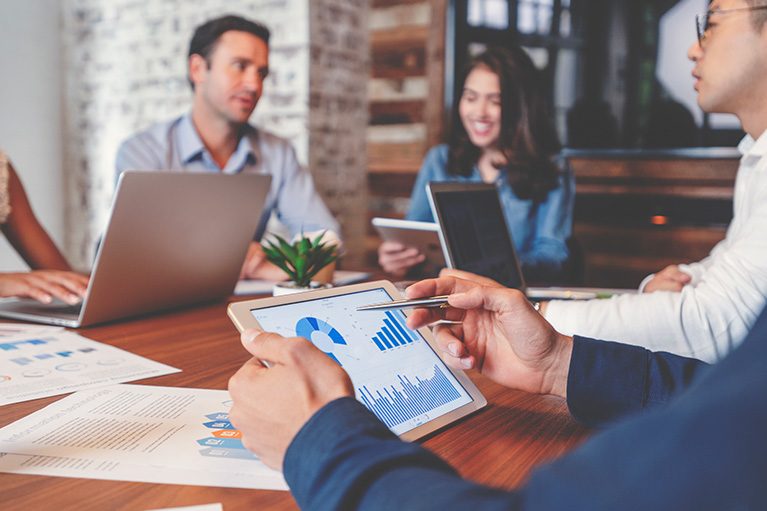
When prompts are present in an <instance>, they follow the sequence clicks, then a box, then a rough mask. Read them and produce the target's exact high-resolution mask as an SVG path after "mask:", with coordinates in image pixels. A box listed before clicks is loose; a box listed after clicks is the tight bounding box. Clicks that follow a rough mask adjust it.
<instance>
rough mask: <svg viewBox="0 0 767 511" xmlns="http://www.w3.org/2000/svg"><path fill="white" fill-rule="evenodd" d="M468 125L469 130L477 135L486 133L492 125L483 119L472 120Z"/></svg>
mask: <svg viewBox="0 0 767 511" xmlns="http://www.w3.org/2000/svg"><path fill="white" fill-rule="evenodd" d="M470 126H471V130H472V131H473V132H474V133H476V134H477V135H487V134H489V133H490V130H491V129H492V127H493V125H492V123H490V122H485V121H472V122H471V123H470Z"/></svg>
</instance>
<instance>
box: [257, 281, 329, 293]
mask: <svg viewBox="0 0 767 511" xmlns="http://www.w3.org/2000/svg"><path fill="white" fill-rule="evenodd" d="M330 287H333V284H321V283H319V282H312V284H311V286H310V287H298V286H296V284H295V282H277V283H276V284H275V285H274V287H273V288H272V296H285V295H292V294H295V293H303V292H305V291H316V290H317V289H328V288H330Z"/></svg>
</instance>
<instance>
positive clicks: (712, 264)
mask: <svg viewBox="0 0 767 511" xmlns="http://www.w3.org/2000/svg"><path fill="white" fill-rule="evenodd" d="M738 149H739V150H740V152H741V154H743V157H742V158H741V160H740V167H739V169H738V174H737V177H736V179H735V196H734V199H733V207H734V215H733V219H732V222H730V225H729V227H728V228H727V235H726V236H725V238H724V239H723V240H722V241H720V242H719V243H718V244H717V245H716V246H715V247H714V248H713V249H712V250H711V253H710V254H709V255H708V257H706V258H705V259H703V260H702V261H699V262H697V263H692V264H689V265H681V269H682V270H683V271H685V272H687V273H689V274H690V275H691V276H692V281H691V283H690V284H688V285H686V286H685V287H684V288H683V289H682V291H681V292H668V291H656V292H654V293H645V294H638V295H623V296H618V297H614V298H611V299H609V300H589V301H585V302H565V301H553V302H550V303H549V304H548V307H547V308H546V319H547V320H548V321H549V322H550V323H551V324H552V325H554V328H556V329H557V330H558V331H560V332H562V333H565V334H578V335H584V336H587V337H596V338H600V339H609V340H614V341H621V342H624V343H629V344H636V345H639V346H644V347H646V348H648V349H651V350H653V351H669V352H671V353H676V354H679V355H684V356H687V357H694V358H698V359H701V360H704V361H707V362H715V361H717V360H719V359H721V358H723V357H724V356H725V355H727V354H728V353H729V352H730V351H731V350H732V349H733V348H735V347H736V346H737V345H738V344H740V342H741V341H743V339H744V338H745V336H746V334H747V333H748V331H749V329H750V328H751V326H752V325H753V324H754V321H755V320H756V318H757V317H758V316H759V313H760V312H761V311H762V309H763V308H764V306H765V303H766V302H767V132H765V133H763V134H762V135H761V136H760V137H759V138H758V139H757V140H756V141H754V139H753V138H752V137H750V136H746V137H745V138H744V139H743V140H742V141H741V142H740V144H739V145H738Z"/></svg>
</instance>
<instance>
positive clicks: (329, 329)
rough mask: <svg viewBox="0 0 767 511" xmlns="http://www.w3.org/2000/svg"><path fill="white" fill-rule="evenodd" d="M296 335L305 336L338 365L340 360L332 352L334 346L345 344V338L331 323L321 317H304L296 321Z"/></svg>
mask: <svg viewBox="0 0 767 511" xmlns="http://www.w3.org/2000/svg"><path fill="white" fill-rule="evenodd" d="M296 335H297V336H299V337H305V338H306V339H309V340H310V341H312V344H314V345H315V346H317V348H319V349H320V350H322V351H323V352H324V353H325V354H326V355H327V356H329V357H330V358H332V359H333V360H335V361H336V363H337V364H338V365H340V366H342V365H343V364H341V361H340V360H338V357H336V356H335V355H334V354H333V350H334V348H335V346H346V339H344V337H343V336H342V335H341V333H340V332H339V331H338V330H336V329H335V328H333V326H332V325H330V324H328V323H325V322H324V321H322V320H321V319H317V318H312V317H306V318H301V319H300V320H298V323H296Z"/></svg>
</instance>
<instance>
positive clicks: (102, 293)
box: [0, 171, 271, 328]
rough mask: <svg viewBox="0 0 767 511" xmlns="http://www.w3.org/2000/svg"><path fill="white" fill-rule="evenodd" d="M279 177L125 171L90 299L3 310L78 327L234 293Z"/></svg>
mask: <svg viewBox="0 0 767 511" xmlns="http://www.w3.org/2000/svg"><path fill="white" fill-rule="evenodd" d="M270 183H271V176H263V175H255V174H242V175H234V176H231V175H222V174H188V173H175V172H141V171H128V172H124V173H123V174H122V175H121V176H120V180H119V182H118V184H117V192H116V195H115V199H114V202H113V204H112V211H111V214H110V218H109V223H108V226H107V229H106V232H105V234H104V236H103V238H102V241H101V244H100V246H99V250H98V253H97V254H96V260H95V263H94V266H93V271H92V272H91V279H90V284H89V285H88V291H87V293H86V295H85V298H84V300H83V302H82V304H79V305H76V306H70V305H65V304H63V303H62V302H58V303H53V304H41V303H39V302H36V301H34V300H22V299H11V300H3V301H1V302H0V316H2V317H7V318H14V319H21V320H25V321H35V322H40V323H49V324H54V325H62V326H67V327H72V328H78V327H83V326H88V325H92V324H95V323H102V322H105V321H110V320H114V319H120V318H127V317H130V316H137V315H139V314H144V313H147V312H155V311H160V310H165V309H171V308H177V307H181V306H184V305H190V304H193V303H201V302H206V301H212V300H215V299H218V298H222V297H225V296H228V295H230V294H231V293H232V291H233V289H234V286H235V284H236V283H237V278H238V276H239V273H240V268H241V267H242V262H243V260H244V258H245V254H246V252H247V249H248V244H249V243H250V241H251V240H252V239H253V234H254V233H255V232H256V228H257V224H258V220H259V218H260V216H261V213H262V210H263V207H264V202H265V200H266V195H267V193H268V191H269V186H270Z"/></svg>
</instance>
